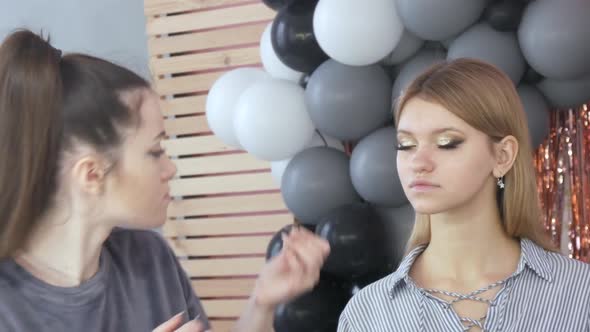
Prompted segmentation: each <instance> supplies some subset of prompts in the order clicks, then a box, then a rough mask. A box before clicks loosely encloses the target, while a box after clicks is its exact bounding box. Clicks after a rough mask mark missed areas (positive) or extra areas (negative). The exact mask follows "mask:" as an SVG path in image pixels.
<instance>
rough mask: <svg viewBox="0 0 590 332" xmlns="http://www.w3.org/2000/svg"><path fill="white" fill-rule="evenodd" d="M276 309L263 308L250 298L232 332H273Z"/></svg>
mask: <svg viewBox="0 0 590 332" xmlns="http://www.w3.org/2000/svg"><path fill="white" fill-rule="evenodd" d="M273 313H274V308H271V307H261V306H259V305H257V304H256V302H255V300H254V297H250V299H249V300H248V304H247V306H246V309H245V310H244V312H243V313H242V316H241V317H240V319H239V320H238V322H237V323H236V325H235V326H234V328H233V330H232V332H271V331H272V323H273Z"/></svg>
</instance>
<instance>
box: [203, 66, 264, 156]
mask: <svg viewBox="0 0 590 332" xmlns="http://www.w3.org/2000/svg"><path fill="white" fill-rule="evenodd" d="M270 79H271V78H270V76H269V75H268V74H267V73H266V72H264V70H261V69H258V68H238V69H234V70H231V71H229V72H227V73H225V74H223V75H222V76H221V77H219V78H218V79H217V80H216V81H215V83H213V86H212V87H211V89H210V90H209V93H208V94H207V102H206V106H205V110H206V115H207V123H208V124H209V128H211V131H213V133H214V134H215V135H216V136H217V137H219V139H221V141H222V142H224V143H225V144H227V145H229V146H231V147H234V148H240V149H241V148H242V146H241V145H240V142H239V141H238V139H237V138H236V135H235V131H234V114H235V105H236V102H237V100H238V98H239V97H240V95H241V94H242V92H244V91H245V90H246V89H247V88H248V87H250V86H251V85H252V84H254V83H257V82H260V81H264V80H270Z"/></svg>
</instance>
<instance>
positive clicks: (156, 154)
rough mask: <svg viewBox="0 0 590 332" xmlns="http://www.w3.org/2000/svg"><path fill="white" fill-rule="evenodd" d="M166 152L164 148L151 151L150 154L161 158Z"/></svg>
mask: <svg viewBox="0 0 590 332" xmlns="http://www.w3.org/2000/svg"><path fill="white" fill-rule="evenodd" d="M163 154H164V150H158V151H150V155H152V156H153V157H154V158H160V157H161V156H162V155H163Z"/></svg>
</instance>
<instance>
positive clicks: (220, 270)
mask: <svg viewBox="0 0 590 332" xmlns="http://www.w3.org/2000/svg"><path fill="white" fill-rule="evenodd" d="M264 263H265V259H264V257H248V258H215V259H190V260H180V264H181V266H182V268H184V270H185V271H186V273H187V274H188V276H189V277H228V276H245V275H257V274H258V273H259V272H260V269H261V268H262V266H263V265H264Z"/></svg>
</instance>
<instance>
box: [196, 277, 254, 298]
mask: <svg viewBox="0 0 590 332" xmlns="http://www.w3.org/2000/svg"><path fill="white" fill-rule="evenodd" d="M255 283H256V279H255V278H239V279H237V278H233V279H205V280H193V281H191V284H192V286H193V289H194V290H195V292H196V293H197V294H199V297H201V298H203V297H221V296H235V297H237V296H250V293H252V289H254V284H255Z"/></svg>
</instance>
